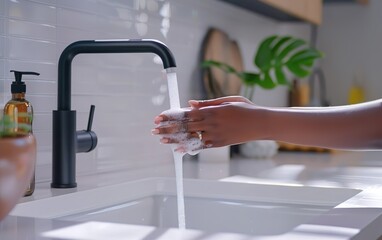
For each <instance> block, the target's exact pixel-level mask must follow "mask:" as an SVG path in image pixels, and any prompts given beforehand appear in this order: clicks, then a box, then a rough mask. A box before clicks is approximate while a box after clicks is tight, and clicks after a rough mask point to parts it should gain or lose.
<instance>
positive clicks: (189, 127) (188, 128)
mask: <svg viewBox="0 0 382 240" xmlns="http://www.w3.org/2000/svg"><path fill="white" fill-rule="evenodd" d="M200 130H201V129H200V122H179V121H178V122H171V123H169V124H164V125H161V126H158V127H156V128H154V129H153V130H152V131H151V132H152V134H154V135H157V134H174V133H192V132H197V131H200Z"/></svg>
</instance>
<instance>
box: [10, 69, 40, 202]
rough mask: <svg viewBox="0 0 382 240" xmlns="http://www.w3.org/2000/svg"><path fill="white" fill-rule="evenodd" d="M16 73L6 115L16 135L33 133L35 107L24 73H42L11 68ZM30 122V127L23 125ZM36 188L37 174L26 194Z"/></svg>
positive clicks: (29, 193) (28, 194)
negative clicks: (24, 79)
mask: <svg viewBox="0 0 382 240" xmlns="http://www.w3.org/2000/svg"><path fill="white" fill-rule="evenodd" d="M11 72H13V73H14V74H15V81H13V82H12V85H11V92H12V99H11V100H9V101H8V102H7V104H5V106H4V115H8V116H9V117H10V120H11V121H12V122H13V123H14V126H15V127H13V128H12V129H10V131H11V132H12V133H14V134H15V135H20V134H21V135H22V134H29V133H32V120H33V108H32V105H31V103H30V102H29V101H27V100H26V99H25V92H26V85H25V82H23V81H22V76H23V75H37V76H38V75H40V74H39V73H36V72H20V71H15V70H11ZM23 124H28V125H29V126H30V128H25V127H23ZM34 188H35V176H34V174H33V178H32V179H31V182H30V184H29V185H28V188H27V190H26V192H25V195H24V196H30V195H32V194H33V192H34Z"/></svg>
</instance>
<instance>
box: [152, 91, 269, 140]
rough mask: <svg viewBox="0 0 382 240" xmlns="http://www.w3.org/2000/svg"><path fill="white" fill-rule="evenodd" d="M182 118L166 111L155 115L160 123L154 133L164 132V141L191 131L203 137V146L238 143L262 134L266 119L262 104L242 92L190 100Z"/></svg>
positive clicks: (193, 134) (157, 122)
mask: <svg viewBox="0 0 382 240" xmlns="http://www.w3.org/2000/svg"><path fill="white" fill-rule="evenodd" d="M189 104H190V108H188V109H185V114H184V116H183V117H182V118H181V119H174V118H172V117H171V116H169V115H166V114H165V113H162V114H160V115H159V116H157V117H155V120H154V122H155V124H157V127H156V128H154V129H153V131H152V133H153V134H155V135H160V136H161V135H162V138H161V142H162V143H165V144H167V143H178V142H177V140H175V139H173V138H171V134H177V133H187V134H188V135H187V136H188V138H199V139H201V140H202V142H203V146H202V148H209V147H221V146H227V145H232V144H238V143H242V142H246V141H250V140H253V139H256V138H260V137H261V132H263V131H262V124H257V121H259V123H260V122H264V121H263V120H261V119H264V116H263V115H262V112H263V111H262V108H260V107H258V106H256V105H255V104H253V103H252V102H251V101H249V100H248V99H246V98H244V97H241V96H231V97H223V98H217V99H212V100H205V101H195V100H190V101H189Z"/></svg>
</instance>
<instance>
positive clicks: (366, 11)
mask: <svg viewBox="0 0 382 240" xmlns="http://www.w3.org/2000/svg"><path fill="white" fill-rule="evenodd" d="M381 12H382V1H380V0H370V4H369V5H368V6H361V5H357V4H339V5H337V4H336V5H335V4H333V5H331V4H328V5H326V6H325V7H324V15H323V24H322V26H321V27H320V29H319V41H318V44H319V48H320V50H322V51H323V52H325V54H326V57H325V59H324V60H323V61H322V66H323V69H324V72H325V74H326V76H327V86H328V95H329V99H330V101H331V103H332V104H334V105H338V104H346V103H347V94H348V90H349V88H350V86H351V84H352V81H353V79H354V75H355V74H359V75H361V78H362V79H361V80H363V83H362V84H363V86H364V88H365V92H366V97H367V100H373V99H378V98H381V97H382V92H381V90H382V77H381V76H382V62H381V56H382V47H381V45H380V44H381V42H382V28H381V22H382V17H381Z"/></svg>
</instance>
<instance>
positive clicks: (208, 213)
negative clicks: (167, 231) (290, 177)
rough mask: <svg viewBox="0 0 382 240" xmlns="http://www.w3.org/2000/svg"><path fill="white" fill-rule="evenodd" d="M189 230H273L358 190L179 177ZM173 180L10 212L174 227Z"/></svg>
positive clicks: (293, 225) (111, 188) (106, 189)
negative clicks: (182, 188) (183, 192)
mask: <svg viewBox="0 0 382 240" xmlns="http://www.w3.org/2000/svg"><path fill="white" fill-rule="evenodd" d="M184 190H185V195H186V198H185V207H186V224H187V228H189V229H198V230H203V231H208V232H233V233H242V234H250V235H279V234H283V233H287V232H289V231H292V230H293V229H294V228H296V227H298V226H300V225H302V224H306V223H309V222H310V221H312V220H313V219H314V218H316V217H318V216H321V217H322V214H324V213H326V212H328V211H330V210H331V209H333V208H334V207H335V206H337V205H339V204H340V203H342V202H344V201H346V200H347V199H349V198H351V197H353V196H354V195H356V194H358V193H359V192H360V190H355V189H343V188H319V187H305V186H276V185H262V184H246V183H232V182H218V181H205V180H189V179H186V180H184ZM175 192H176V190H175V180H174V179H167V178H150V179H144V180H139V181H135V182H128V183H124V184H119V185H112V186H107V187H101V188H97V189H92V190H87V191H80V192H75V193H70V194H66V195H61V196H56V197H51V198H47V199H42V200H36V201H31V202H25V203H20V204H18V205H17V206H16V208H15V209H14V210H13V211H12V213H11V214H12V215H16V216H26V217H39V218H55V219H62V220H71V221H80V222H84V221H104V222H105V221H106V222H112V223H125V224H136V225H149V226H155V227H160V228H175V227H177V224H178V223H177V206H176V195H175Z"/></svg>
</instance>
